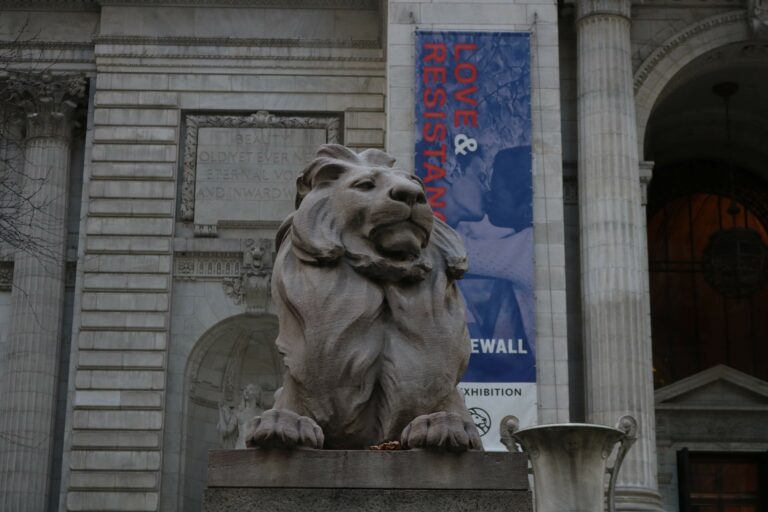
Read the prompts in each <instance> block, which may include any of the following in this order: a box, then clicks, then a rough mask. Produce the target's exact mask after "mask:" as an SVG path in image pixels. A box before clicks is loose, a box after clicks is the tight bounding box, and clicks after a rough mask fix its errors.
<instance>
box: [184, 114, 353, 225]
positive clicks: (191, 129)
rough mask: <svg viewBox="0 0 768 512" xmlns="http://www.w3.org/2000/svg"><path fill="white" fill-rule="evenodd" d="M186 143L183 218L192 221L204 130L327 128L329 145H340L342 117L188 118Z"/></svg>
mask: <svg viewBox="0 0 768 512" xmlns="http://www.w3.org/2000/svg"><path fill="white" fill-rule="evenodd" d="M185 119H186V129H185V141H184V168H183V176H182V183H181V207H180V212H181V218H182V219H183V220H188V221H191V220H193V219H194V215H195V176H196V165H197V141H198V131H199V129H200V128H204V127H210V128H323V129H325V130H326V133H327V137H326V140H327V141H328V142H329V143H336V142H339V141H340V134H339V130H340V126H341V122H340V118H339V117H333V116H332V117H313V116H284V115H277V114H271V113H269V112H266V111H264V110H260V111H258V112H256V113H254V114H251V115H248V116H237V115H229V116H223V115H204V116H187V117H186V118H185ZM196 229H197V230H198V231H201V232H200V233H197V234H200V235H206V236H211V235H215V234H216V229H215V227H200V228H197V227H196Z"/></svg>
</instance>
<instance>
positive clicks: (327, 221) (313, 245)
mask: <svg viewBox="0 0 768 512" xmlns="http://www.w3.org/2000/svg"><path fill="white" fill-rule="evenodd" d="M394 162H395V161H394V159H393V158H392V157H391V156H389V155H388V154H386V153H384V152H383V151H380V150H376V149H369V150H366V151H364V152H362V153H360V154H357V153H355V152H353V151H352V150H350V149H348V148H346V147H344V146H340V145H336V144H328V145H324V146H321V148H320V149H319V150H318V152H317V156H316V158H315V159H314V160H313V161H312V162H310V164H309V165H308V166H307V167H306V168H305V169H304V170H303V171H302V173H301V175H300V176H299V178H298V179H297V194H296V208H297V210H296V212H295V213H294V214H293V215H291V216H290V217H288V218H287V219H286V220H285V222H284V223H283V225H282V226H281V228H280V230H279V232H278V235H277V246H278V249H279V246H280V244H281V243H282V241H283V240H284V238H285V237H286V236H290V237H291V245H292V249H293V251H294V253H295V254H296V256H297V257H298V258H299V259H301V260H302V261H304V262H305V263H313V264H318V265H333V264H336V263H338V262H339V261H340V260H341V259H342V258H343V259H345V260H346V261H347V262H348V263H349V264H350V265H351V266H352V267H353V268H355V270H357V271H358V272H360V273H361V274H364V275H366V276H368V277H370V278H373V279H381V280H386V281H409V280H410V281H418V280H421V279H423V278H424V277H425V275H426V274H427V273H428V272H429V271H430V270H431V269H432V262H431V261H430V258H429V257H426V255H425V251H426V250H427V248H428V246H429V244H430V240H431V239H432V243H433V245H434V246H435V247H436V248H437V250H438V252H439V253H440V254H442V256H443V259H444V262H445V267H446V271H447V272H448V273H449V275H451V277H453V278H459V277H461V275H462V274H463V273H464V271H465V270H466V255H465V254H464V247H463V244H462V243H461V240H460V239H459V238H458V236H457V235H456V234H455V233H454V232H453V230H451V229H450V228H448V227H447V226H446V225H445V224H444V223H442V221H440V220H438V219H435V218H434V216H433V214H432V209H431V208H430V206H429V204H427V200H426V196H425V193H424V186H423V184H422V182H421V180H420V179H419V178H418V177H417V176H415V175H413V174H411V173H409V172H407V171H403V170H400V169H395V168H394V167H393V165H394Z"/></svg>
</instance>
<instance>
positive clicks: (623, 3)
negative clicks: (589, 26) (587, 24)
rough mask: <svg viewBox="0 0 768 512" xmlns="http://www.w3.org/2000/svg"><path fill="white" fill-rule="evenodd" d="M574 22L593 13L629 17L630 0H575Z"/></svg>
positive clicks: (593, 14)
mask: <svg viewBox="0 0 768 512" xmlns="http://www.w3.org/2000/svg"><path fill="white" fill-rule="evenodd" d="M575 3H576V22H577V23H578V22H579V21H582V20H583V19H584V18H588V17H590V16H595V15H604V16H621V17H623V18H627V19H629V18H630V12H631V10H632V2H631V0H576V2H575Z"/></svg>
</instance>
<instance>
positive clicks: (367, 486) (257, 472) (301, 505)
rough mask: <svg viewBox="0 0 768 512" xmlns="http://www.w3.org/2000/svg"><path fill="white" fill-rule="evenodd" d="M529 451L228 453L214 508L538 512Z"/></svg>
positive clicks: (211, 497) (212, 491) (230, 511)
mask: <svg viewBox="0 0 768 512" xmlns="http://www.w3.org/2000/svg"><path fill="white" fill-rule="evenodd" d="M527 468H528V464H527V459H526V456H525V455H524V454H522V453H483V452H470V453H463V454H452V453H435V452H430V451H421V450H409V451H366V450H359V451H351V450H349V451H348V450H295V451H281V450H258V449H249V450H227V451H212V452H210V455H209V462H208V487H207V489H206V491H205V497H204V501H203V510H204V511H206V512H214V511H215V512H244V511H252V510H269V511H270V512H282V511H286V512H288V511H296V510H301V511H302V512H326V511H334V512H336V511H338V512H344V511H366V512H378V511H381V512H384V511H387V512H389V511H392V510H396V511H398V512H409V511H413V512H416V511H418V512H430V511H440V512H446V511H450V512H463V511H476V510H482V511H483V512H493V511H505V512H530V511H532V510H533V509H532V503H531V493H530V490H529V488H528V469H527Z"/></svg>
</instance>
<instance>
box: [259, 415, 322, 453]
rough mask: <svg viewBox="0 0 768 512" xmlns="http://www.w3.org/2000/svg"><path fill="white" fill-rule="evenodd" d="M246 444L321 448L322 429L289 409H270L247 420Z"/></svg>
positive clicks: (265, 446)
mask: <svg viewBox="0 0 768 512" xmlns="http://www.w3.org/2000/svg"><path fill="white" fill-rule="evenodd" d="M248 431H249V432H248V435H247V436H246V438H245V444H246V446H248V447H249V448H254V447H258V448H294V447H304V448H318V449H319V448H322V447H323V443H324V442H325V436H324V435H323V429H321V428H320V426H319V425H318V424H317V423H315V420H313V419H312V418H308V417H306V416H299V415H298V414H296V413H295V412H293V411H289V410H287V409H270V410H268V411H264V412H263V413H262V414H261V416H256V417H255V418H253V419H252V420H251V421H250V422H249V424H248Z"/></svg>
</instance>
